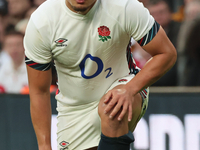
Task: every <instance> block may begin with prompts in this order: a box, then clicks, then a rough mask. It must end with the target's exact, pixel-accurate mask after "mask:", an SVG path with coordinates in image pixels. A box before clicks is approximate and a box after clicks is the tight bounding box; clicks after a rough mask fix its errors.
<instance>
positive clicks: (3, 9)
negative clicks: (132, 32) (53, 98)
mask: <svg viewBox="0 0 200 150" xmlns="http://www.w3.org/2000/svg"><path fill="white" fill-rule="evenodd" d="M139 1H140V2H142V3H143V4H144V6H145V7H146V8H147V9H148V10H149V12H150V13H151V14H152V16H153V17H154V18H155V20H156V21H157V22H158V23H159V24H160V25H161V26H162V27H163V29H164V30H165V32H166V34H167V36H168V37H169V39H170V40H171V42H172V43H173V44H174V46H175V47H176V49H177V52H178V60H177V62H176V64H175V65H174V67H173V68H172V69H171V70H170V71H169V72H167V73H166V74H165V75H164V76H163V77H162V78H160V79H159V80H158V81H157V82H156V83H154V84H153V85H152V86H200V69H199V68H198V67H199V66H200V0H183V5H182V6H179V8H177V10H178V11H177V12H174V11H173V10H172V8H171V6H170V5H169V3H168V1H167V0H139ZM43 2H45V0H0V93H21V94H28V92H29V89H28V79H27V73H26V65H25V63H24V47H23V36H24V33H25V29H26V25H27V23H28V20H29V18H30V16H31V14H32V13H33V12H34V11H35V10H36V9H37V7H39V6H40V5H41V4H42V3H43ZM131 41H132V53H133V57H134V59H135V61H136V63H137V65H138V66H139V67H140V68H142V67H143V66H144V65H145V63H146V62H147V61H148V60H149V59H150V58H151V56H150V55H149V54H148V53H146V52H145V51H144V50H143V49H142V48H141V47H140V46H139V44H137V42H135V41H134V39H132V40H131ZM52 75H53V79H52V86H51V91H52V92H55V90H56V89H57V85H56V81H57V76H56V70H55V67H54V65H53V62H52Z"/></svg>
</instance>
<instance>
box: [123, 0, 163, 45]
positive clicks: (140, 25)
mask: <svg viewBox="0 0 200 150" xmlns="http://www.w3.org/2000/svg"><path fill="white" fill-rule="evenodd" d="M125 16H126V17H125V18H126V19H125V22H126V24H125V28H126V32H127V33H128V34H129V35H130V36H131V37H133V38H134V39H135V40H136V41H137V42H138V43H139V44H140V45H141V46H144V45H146V44H148V43H149V42H150V41H151V40H152V39H153V37H154V36H155V35H156V33H157V32H158V30H159V27H160V25H159V24H158V23H157V22H156V21H155V19H154V18H153V17H152V16H151V15H150V13H149V11H148V9H147V8H145V7H144V6H143V4H142V3H140V2H138V1H137V0H129V2H128V4H127V6H126V14H125Z"/></svg>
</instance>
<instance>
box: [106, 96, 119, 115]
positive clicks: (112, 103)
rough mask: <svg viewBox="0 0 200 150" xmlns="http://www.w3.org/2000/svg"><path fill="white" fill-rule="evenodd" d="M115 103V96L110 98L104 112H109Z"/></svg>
mask: <svg viewBox="0 0 200 150" xmlns="http://www.w3.org/2000/svg"><path fill="white" fill-rule="evenodd" d="M106 102H107V101H106ZM116 103H117V99H116V98H113V99H111V100H110V101H109V103H108V104H107V106H106V108H105V109H104V113H105V114H107V113H108V112H110V111H111V110H112V109H113V108H114V107H115V105H116Z"/></svg>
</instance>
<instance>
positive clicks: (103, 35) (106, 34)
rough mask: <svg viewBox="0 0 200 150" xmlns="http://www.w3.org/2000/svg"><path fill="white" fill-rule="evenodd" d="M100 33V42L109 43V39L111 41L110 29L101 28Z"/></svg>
mask: <svg viewBox="0 0 200 150" xmlns="http://www.w3.org/2000/svg"><path fill="white" fill-rule="evenodd" d="M98 32H99V41H103V42H105V41H108V39H111V37H110V30H109V28H108V27H106V26H100V27H99V28H98Z"/></svg>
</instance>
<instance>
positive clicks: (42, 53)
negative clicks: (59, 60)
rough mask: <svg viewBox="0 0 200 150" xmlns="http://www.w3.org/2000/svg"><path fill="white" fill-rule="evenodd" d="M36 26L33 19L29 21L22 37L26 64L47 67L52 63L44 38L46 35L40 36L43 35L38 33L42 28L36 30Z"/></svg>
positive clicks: (49, 48)
mask: <svg viewBox="0 0 200 150" xmlns="http://www.w3.org/2000/svg"><path fill="white" fill-rule="evenodd" d="M36 26H37V25H35V24H34V21H33V19H30V20H29V23H28V25H27V28H26V32H25V36H24V48H25V55H26V64H27V63H29V65H30V63H31V62H32V64H34V63H35V64H41V65H44V64H45V65H47V64H49V63H50V62H51V61H52V53H51V47H50V46H49V45H50V44H48V43H49V42H48V39H46V38H45V36H47V35H42V34H44V33H42V32H41V31H40V30H42V29H43V31H44V28H41V29H38V28H37V27H36ZM31 66H34V65H31ZM35 69H36V68H35Z"/></svg>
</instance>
